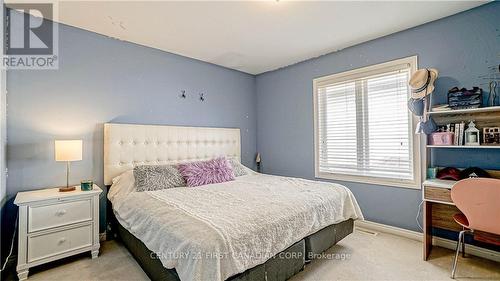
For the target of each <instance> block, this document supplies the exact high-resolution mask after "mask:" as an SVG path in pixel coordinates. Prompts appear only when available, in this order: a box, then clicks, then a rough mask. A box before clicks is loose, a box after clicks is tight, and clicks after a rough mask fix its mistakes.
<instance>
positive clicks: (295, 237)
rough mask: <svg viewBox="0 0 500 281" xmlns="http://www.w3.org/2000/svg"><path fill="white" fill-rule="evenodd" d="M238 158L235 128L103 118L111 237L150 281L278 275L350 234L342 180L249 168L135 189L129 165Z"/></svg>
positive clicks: (354, 210)
mask: <svg viewBox="0 0 500 281" xmlns="http://www.w3.org/2000/svg"><path fill="white" fill-rule="evenodd" d="M221 155H223V156H226V157H232V158H236V159H238V160H240V159H241V141H240V131H239V129H232V128H199V127H178V126H154V125H129V124H111V123H109V124H105V125H104V178H105V184H106V185H111V188H110V190H109V193H108V199H109V201H110V202H109V203H110V206H111V207H110V208H111V212H109V213H111V214H113V217H112V218H110V220H111V221H114V222H115V226H116V227H115V230H116V232H117V234H118V236H119V238H120V239H121V240H122V241H123V243H124V244H125V246H126V247H127V248H128V249H129V251H130V252H131V253H132V255H133V256H134V257H135V258H136V260H137V261H138V262H139V264H140V265H141V267H142V268H143V269H144V271H145V272H146V273H147V274H148V276H149V277H150V278H151V279H152V280H182V281H187V280H286V279H288V278H290V277H291V276H293V275H294V274H296V273H297V272H299V271H300V270H302V269H303V267H304V264H305V262H306V261H308V260H310V259H312V258H314V257H315V256H317V255H319V254H321V253H322V252H323V251H324V250H326V249H328V248H329V247H331V246H332V245H334V244H336V243H337V242H338V241H340V240H341V239H342V238H344V237H345V236H347V235H348V234H350V233H352V230H353V221H354V220H356V219H362V214H361V211H360V209H359V206H358V204H357V203H356V200H355V198H354V196H353V195H352V193H351V192H350V191H349V190H348V189H347V188H345V187H344V186H342V185H338V184H333V183H324V182H316V181H309V180H304V179H298V178H289V177H278V176H270V175H263V174H259V173H255V172H253V171H251V170H250V169H248V171H247V174H246V175H244V176H241V177H238V178H236V180H234V181H230V182H224V183H218V184H210V185H205V186H200V187H196V188H171V189H164V190H158V191H144V192H136V191H135V190H134V176H133V173H132V169H133V167H134V166H135V165H153V164H159V165H161V164H170V163H180V162H187V161H197V160H206V159H211V158H214V157H217V156H221Z"/></svg>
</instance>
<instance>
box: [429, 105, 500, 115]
mask: <svg viewBox="0 0 500 281" xmlns="http://www.w3.org/2000/svg"><path fill="white" fill-rule="evenodd" d="M491 112H500V106H488V107H480V108H472V109H456V110H446V111H431V112H429V114H430V115H434V116H438V115H456V114H476V113H491Z"/></svg>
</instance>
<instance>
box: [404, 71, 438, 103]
mask: <svg viewBox="0 0 500 281" xmlns="http://www.w3.org/2000/svg"><path fill="white" fill-rule="evenodd" d="M438 74H439V71H437V69H434V68H426V69H419V70H417V71H415V73H413V75H412V76H411V79H410V82H409V83H408V84H410V87H411V97H412V98H413V99H421V98H423V97H425V96H426V95H430V94H431V93H432V91H434V81H436V79H437V77H438Z"/></svg>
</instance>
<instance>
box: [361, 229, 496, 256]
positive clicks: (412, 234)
mask: <svg viewBox="0 0 500 281" xmlns="http://www.w3.org/2000/svg"><path fill="white" fill-rule="evenodd" d="M354 225H355V227H356V228H359V229H360V230H370V231H376V232H384V233H388V234H392V235H397V236H401V237H405V238H408V239H412V240H416V241H419V242H422V241H423V235H422V233H420V232H416V231H413V230H408V229H404V228H399V227H395V226H391V225H386V224H381V223H376V222H372V221H366V220H364V221H355V222H354ZM432 245H434V246H439V247H443V248H447V249H451V250H455V248H456V246H457V242H456V241H453V240H449V239H445V238H441V237H433V238H432ZM466 253H467V254H470V255H474V256H478V257H481V258H485V259H489V260H494V261H497V262H500V252H496V251H492V250H489V249H485V248H481V247H477V246H474V245H469V244H467V246H466Z"/></svg>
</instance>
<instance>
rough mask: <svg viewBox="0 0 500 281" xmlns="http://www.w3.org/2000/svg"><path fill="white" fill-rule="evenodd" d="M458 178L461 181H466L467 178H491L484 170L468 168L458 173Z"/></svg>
mask: <svg viewBox="0 0 500 281" xmlns="http://www.w3.org/2000/svg"><path fill="white" fill-rule="evenodd" d="M460 177H461V178H462V179H467V178H491V176H490V174H488V172H486V171H485V170H483V169H481V168H478V167H470V168H467V169H464V170H462V171H461V172H460Z"/></svg>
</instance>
